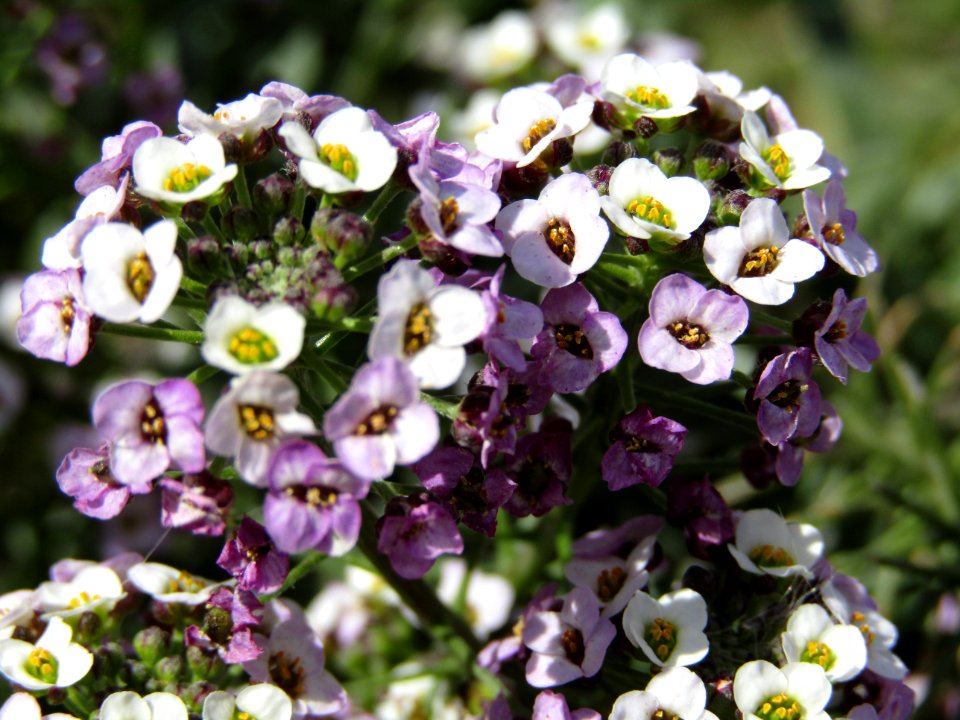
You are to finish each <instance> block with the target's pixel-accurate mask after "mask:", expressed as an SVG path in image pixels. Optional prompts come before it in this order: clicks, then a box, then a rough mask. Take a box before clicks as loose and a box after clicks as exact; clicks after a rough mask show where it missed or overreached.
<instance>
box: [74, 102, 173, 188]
mask: <svg viewBox="0 0 960 720" xmlns="http://www.w3.org/2000/svg"><path fill="white" fill-rule="evenodd" d="M161 135H163V130H161V129H160V128H159V127H157V126H156V125H154V124H153V123H152V122H146V121H144V120H138V121H137V122H132V123H129V124H128V125H124V127H123V130H121V131H120V134H119V135H111V136H110V137H107V138H104V139H103V144H102V145H101V150H100V162H98V163H97V164H96V165H93V166H91V167H89V168H87V169H86V170H84V172H83V174H81V175H80V177H78V178H77V180H76V182H75V183H74V184H73V186H74V188H76V191H77V192H78V193H80V194H81V195H89V194H90V193H92V192H93V191H94V190H96V189H97V188H98V187H101V186H103V185H110V186H112V187H118V186H119V185H120V176H121V175H122V174H123V173H129V172H130V168H131V166H132V164H133V154H134V153H135V152H136V151H137V148H138V147H140V145H141V144H142V143H143V141H144V140H149V139H150V138H156V137H160V136H161Z"/></svg>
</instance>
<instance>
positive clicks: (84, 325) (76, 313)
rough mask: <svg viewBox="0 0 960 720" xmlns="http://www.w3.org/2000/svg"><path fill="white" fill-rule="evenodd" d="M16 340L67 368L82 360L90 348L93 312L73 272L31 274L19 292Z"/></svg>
mask: <svg viewBox="0 0 960 720" xmlns="http://www.w3.org/2000/svg"><path fill="white" fill-rule="evenodd" d="M20 305H21V314H20V317H19V318H17V340H18V342H19V343H20V344H21V345H22V346H23V347H24V348H25V349H27V350H28V351H29V352H30V353H32V354H33V355H35V356H36V357H39V358H44V359H45V360H53V361H55V362H62V363H64V364H66V365H67V366H73V365H76V364H77V363H78V362H80V361H81V360H83V358H84V357H85V356H86V354H87V350H88V349H89V348H90V323H91V321H92V320H93V313H92V312H91V310H90V308H89V306H88V305H87V302H86V299H85V298H84V294H83V285H82V283H81V280H80V273H78V272H77V271H76V270H64V271H63V272H57V271H54V270H41V271H40V272H38V273H34V274H33V275H30V276H29V277H28V278H27V279H26V280H24V283H23V290H22V291H21V293H20Z"/></svg>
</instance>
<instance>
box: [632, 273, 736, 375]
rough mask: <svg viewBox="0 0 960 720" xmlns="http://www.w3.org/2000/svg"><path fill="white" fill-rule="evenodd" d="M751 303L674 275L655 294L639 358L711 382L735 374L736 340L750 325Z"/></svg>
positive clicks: (661, 282)
mask: <svg viewBox="0 0 960 720" xmlns="http://www.w3.org/2000/svg"><path fill="white" fill-rule="evenodd" d="M748 321H749V313H748V311H747V304H746V303H745V302H744V301H743V300H742V299H741V298H739V297H738V296H736V295H728V294H727V293H725V292H723V291H722V290H707V289H706V288H705V287H703V285H701V284H700V283H698V282H697V281H696V280H692V279H691V278H689V277H687V276H686V275H683V274H681V273H674V274H673V275H668V276H667V277H665V278H663V279H662V280H660V282H658V283H657V285H656V287H654V289H653V294H652V295H651V297H650V317H649V318H647V320H646V321H645V322H644V323H643V327H641V328H640V336H639V338H638V341H637V344H638V346H639V349H640V357H642V358H643V361H644V362H645V363H646V364H647V365H650V366H651V367H656V368H660V369H662V370H669V371H672V372H678V373H680V375H681V376H682V377H683V378H685V379H686V380H689V381H690V382H693V383H697V384H698V385H707V384H709V383H712V382H716V381H718V380H726V379H728V378H729V377H730V374H731V373H732V372H733V359H734V358H733V345H732V344H731V343H733V341H734V340H736V339H737V338H738V337H740V335H741V334H742V333H743V331H744V330H746V328H747V323H748Z"/></svg>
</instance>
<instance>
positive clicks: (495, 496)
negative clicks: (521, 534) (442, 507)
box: [412, 447, 516, 537]
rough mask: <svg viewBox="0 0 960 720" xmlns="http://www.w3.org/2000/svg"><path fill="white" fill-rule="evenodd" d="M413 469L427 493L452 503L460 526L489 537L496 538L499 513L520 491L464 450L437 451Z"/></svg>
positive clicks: (450, 506) (500, 471)
mask: <svg viewBox="0 0 960 720" xmlns="http://www.w3.org/2000/svg"><path fill="white" fill-rule="evenodd" d="M412 469H413V471H414V473H416V475H417V477H418V478H420V482H422V483H423V486H424V487H425V488H427V490H429V491H430V492H432V493H433V494H434V495H435V496H436V497H437V498H439V499H440V500H443V501H445V502H446V503H448V505H449V508H450V510H451V512H452V514H453V515H454V516H455V517H457V518H458V519H459V520H460V522H462V523H463V524H464V525H466V526H467V527H468V528H470V529H471V530H474V531H476V532H478V533H482V534H484V535H486V536H487V537H493V536H494V535H495V534H496V531H497V511H498V510H499V509H500V508H501V507H502V506H503V504H504V503H506V502H507V500H508V499H509V498H510V496H511V495H512V494H513V491H514V489H515V488H516V484H515V483H514V482H513V481H512V480H511V479H510V478H509V477H507V475H506V473H504V472H503V471H502V470H499V469H489V470H486V471H484V470H483V469H482V468H481V467H480V464H479V463H478V462H477V457H476V455H474V453H472V452H470V451H469V450H467V449H465V448H460V447H443V448H437V449H436V450H434V451H433V452H432V453H430V454H429V455H427V456H426V457H425V458H424V459H423V460H421V461H420V462H418V463H415V464H414V465H413V468H412Z"/></svg>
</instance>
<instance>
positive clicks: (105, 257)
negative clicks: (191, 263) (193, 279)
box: [80, 220, 183, 323]
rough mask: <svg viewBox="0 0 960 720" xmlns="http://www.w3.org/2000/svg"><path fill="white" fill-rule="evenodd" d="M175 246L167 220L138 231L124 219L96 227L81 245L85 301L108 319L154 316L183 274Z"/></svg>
mask: <svg viewBox="0 0 960 720" xmlns="http://www.w3.org/2000/svg"><path fill="white" fill-rule="evenodd" d="M176 244H177V226H176V224H175V223H174V222H173V221H172V220H161V221H160V222H158V223H155V224H153V225H151V226H150V227H148V228H147V229H146V230H145V231H144V232H142V233H141V232H140V231H139V230H137V229H136V228H135V227H133V226H132V225H128V224H127V223H114V222H111V223H106V224H104V225H98V226H97V227H95V228H94V229H93V230H91V231H90V232H89V233H88V234H87V236H86V237H85V238H84V239H83V244H82V245H81V246H80V256H81V258H82V260H83V268H84V271H85V274H84V277H83V294H84V297H85V298H86V300H87V304H88V305H89V306H90V308H91V309H92V310H93V312H94V313H96V314H97V315H99V316H100V317H102V318H104V319H105V320H110V321H111V322H121V323H123V322H133V321H134V320H138V319H139V320H140V321H141V322H144V323H152V322H154V321H156V320H159V319H160V316H161V315H163V314H164V313H165V312H166V311H167V308H169V307H170V303H172V302H173V298H174V296H175V295H176V294H177V290H179V289H180V279H181V277H182V276H183V266H182V264H181V263H180V258H178V257H177V255H176V253H175V252H174V250H175V248H176Z"/></svg>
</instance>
